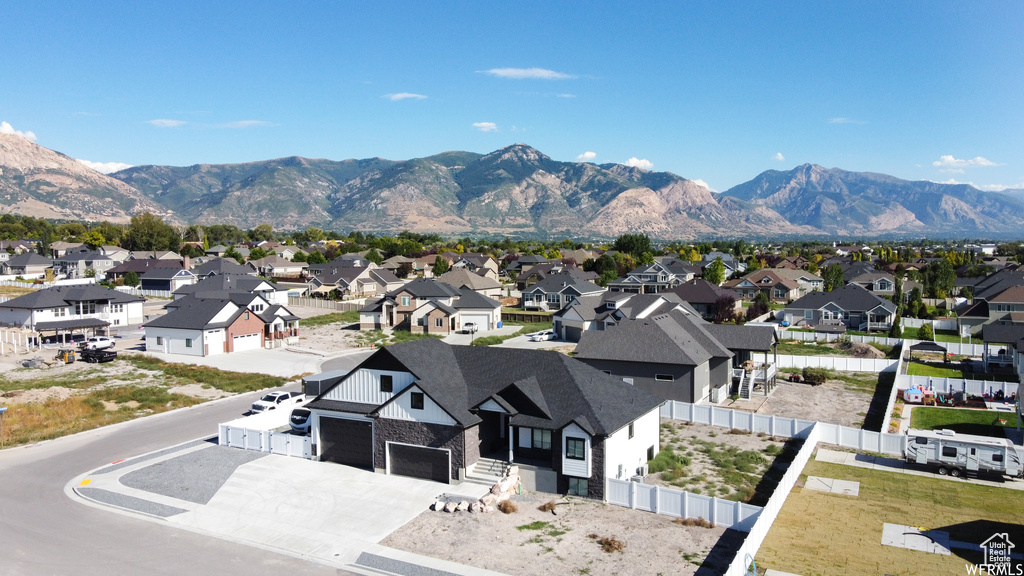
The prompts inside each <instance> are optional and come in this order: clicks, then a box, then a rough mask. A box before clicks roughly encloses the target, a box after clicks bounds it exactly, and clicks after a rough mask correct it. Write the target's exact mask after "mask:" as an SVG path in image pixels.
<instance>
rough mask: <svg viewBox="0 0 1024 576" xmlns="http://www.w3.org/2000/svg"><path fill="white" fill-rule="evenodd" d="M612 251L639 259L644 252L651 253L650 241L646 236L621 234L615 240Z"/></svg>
mask: <svg viewBox="0 0 1024 576" xmlns="http://www.w3.org/2000/svg"><path fill="white" fill-rule="evenodd" d="M612 250H615V251H616V252H625V253H626V254H632V255H633V256H636V257H640V256H641V255H642V254H643V253H644V252H651V239H650V238H649V237H648V236H647V234H623V235H622V236H619V237H618V238H616V239H615V243H614V244H613V245H612Z"/></svg>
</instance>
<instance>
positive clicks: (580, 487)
mask: <svg viewBox="0 0 1024 576" xmlns="http://www.w3.org/2000/svg"><path fill="white" fill-rule="evenodd" d="M587 488H588V485H587V479H586V478H569V494H570V495H571V496H583V497H586V496H587V492H588V490H587Z"/></svg>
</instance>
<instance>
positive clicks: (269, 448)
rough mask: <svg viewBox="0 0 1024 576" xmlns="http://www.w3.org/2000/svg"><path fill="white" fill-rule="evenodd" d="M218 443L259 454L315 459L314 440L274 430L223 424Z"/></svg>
mask: <svg viewBox="0 0 1024 576" xmlns="http://www.w3.org/2000/svg"><path fill="white" fill-rule="evenodd" d="M217 443H218V444H220V445H221V446H230V447H232V448H241V449H243V450H255V451H257V452H270V453H271V454H281V455H283V456H296V457H298V458H306V459H309V458H312V457H313V439H312V438H311V437H309V436H297V435H295V434H291V433H289V432H275V431H273V430H259V429H254V428H242V427H239V426H230V425H228V424H221V425H220V431H219V434H218V441H217Z"/></svg>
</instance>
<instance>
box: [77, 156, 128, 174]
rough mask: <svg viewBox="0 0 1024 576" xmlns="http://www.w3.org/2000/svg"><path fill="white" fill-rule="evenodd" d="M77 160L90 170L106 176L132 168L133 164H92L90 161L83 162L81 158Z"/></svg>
mask: <svg viewBox="0 0 1024 576" xmlns="http://www.w3.org/2000/svg"><path fill="white" fill-rule="evenodd" d="M77 160H78V161H79V162H81V163H82V164H85V165H86V166H88V167H89V168H92V169H93V170H95V171H97V172H102V173H104V174H110V173H111V172H117V171H118V170H124V169H125V168H131V167H132V165H131V164H125V163H124V162H90V161H88V160H82V159H81V158H77Z"/></svg>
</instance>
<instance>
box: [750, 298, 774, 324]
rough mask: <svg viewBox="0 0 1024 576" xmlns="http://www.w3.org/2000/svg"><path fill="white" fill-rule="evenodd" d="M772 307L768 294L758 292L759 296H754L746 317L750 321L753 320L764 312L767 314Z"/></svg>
mask: <svg viewBox="0 0 1024 576" xmlns="http://www.w3.org/2000/svg"><path fill="white" fill-rule="evenodd" d="M770 308H771V305H770V301H769V300H768V295H767V294H765V293H764V292H758V293H757V297H755V298H754V303H753V304H751V305H750V307H749V308H747V313H746V318H747V320H748V321H750V320H753V319H754V318H757V317H758V316H760V315H762V314H766V313H767V312H768V310H769V309H770Z"/></svg>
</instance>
